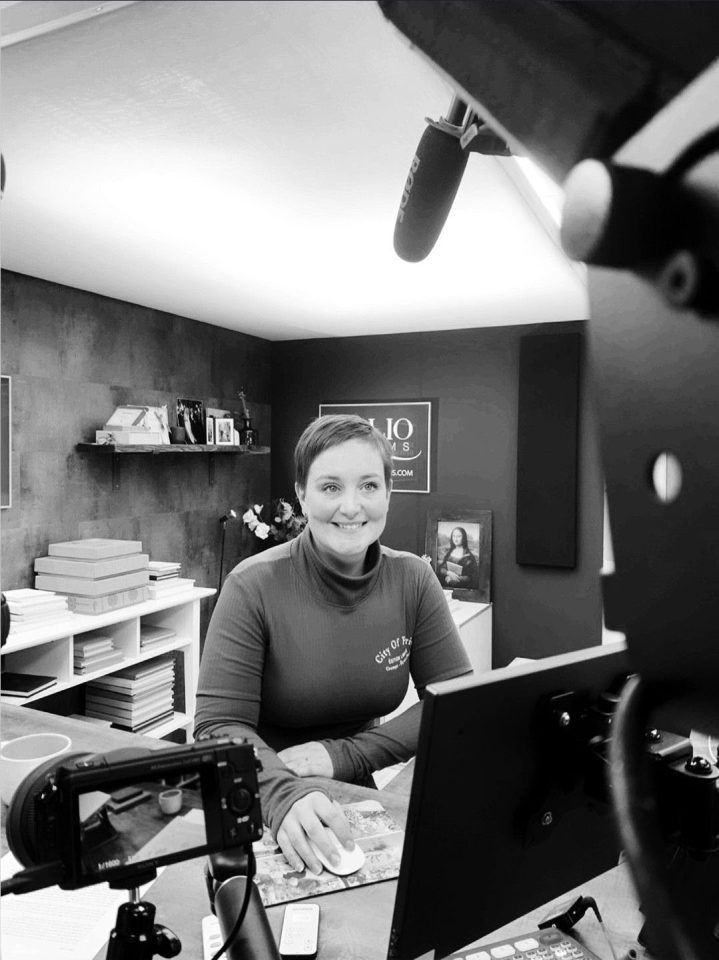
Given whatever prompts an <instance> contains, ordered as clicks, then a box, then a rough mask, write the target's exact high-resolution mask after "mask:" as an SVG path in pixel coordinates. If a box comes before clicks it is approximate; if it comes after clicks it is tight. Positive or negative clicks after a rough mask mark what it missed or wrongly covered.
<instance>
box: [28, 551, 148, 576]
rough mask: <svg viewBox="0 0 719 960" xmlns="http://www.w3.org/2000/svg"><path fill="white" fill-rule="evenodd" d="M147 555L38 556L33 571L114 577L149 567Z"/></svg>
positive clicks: (61, 574) (65, 574) (56, 574)
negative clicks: (78, 557)
mask: <svg viewBox="0 0 719 960" xmlns="http://www.w3.org/2000/svg"><path fill="white" fill-rule="evenodd" d="M149 560H150V558H149V556H148V554H146V553H128V554H126V555H125V556H122V557H108V558H107V559H104V560H79V559H75V558H73V557H38V558H37V559H36V560H35V573H51V574H54V575H55V576H58V575H59V576H69V577H87V578H88V579H90V580H97V579H99V578H100V577H114V576H117V575H118V574H120V573H129V572H130V571H132V570H143V569H149V567H148V563H149Z"/></svg>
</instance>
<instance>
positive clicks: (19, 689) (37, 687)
mask: <svg viewBox="0 0 719 960" xmlns="http://www.w3.org/2000/svg"><path fill="white" fill-rule="evenodd" d="M56 683H57V677H50V676H47V675H45V674H40V673H14V672H13V671H12V670H3V671H2V673H0V693H2V695H3V696H8V697H31V696H32V695H33V694H34V693H40V691H41V690H47V689H48V687H52V686H53V685H54V684H56Z"/></svg>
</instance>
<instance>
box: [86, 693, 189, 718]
mask: <svg viewBox="0 0 719 960" xmlns="http://www.w3.org/2000/svg"><path fill="white" fill-rule="evenodd" d="M172 702H173V689H172V687H163V689H162V690H160V691H158V692H157V693H153V695H152V696H151V697H143V698H142V699H141V700H139V701H137V702H136V701H134V700H122V699H117V698H115V697H112V696H106V697H101V696H100V695H99V694H96V693H86V694H85V705H86V706H93V707H99V708H104V709H112V710H117V712H118V713H122V714H127V715H132V714H139V713H142V712H144V711H147V710H151V709H152V708H153V707H157V706H165V705H166V704H168V703H172Z"/></svg>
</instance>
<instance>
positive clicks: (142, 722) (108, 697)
mask: <svg viewBox="0 0 719 960" xmlns="http://www.w3.org/2000/svg"><path fill="white" fill-rule="evenodd" d="M174 683H175V660H174V657H172V656H171V655H169V656H164V657H157V658H156V659H154V660H148V661H146V662H144V663H138V664H134V665H133V666H130V667H125V668H124V669H123V670H118V671H117V672H116V673H111V674H108V675H107V676H105V677H100V678H99V679H97V680H92V681H90V683H88V684H87V686H86V688H85V714H86V715H87V716H88V717H93V718H96V719H99V720H109V721H110V722H111V723H112V725H113V726H115V727H122V729H124V730H131V731H132V732H133V733H144V732H146V731H150V730H151V729H152V728H153V727H154V726H157V725H158V724H160V723H164V722H165V720H169V719H171V718H172V716H173V713H174V707H173V704H174V699H173V687H174Z"/></svg>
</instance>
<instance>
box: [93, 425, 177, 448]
mask: <svg viewBox="0 0 719 960" xmlns="http://www.w3.org/2000/svg"><path fill="white" fill-rule="evenodd" d="M164 442H165V441H164V439H163V436H162V433H161V432H160V431H159V430H148V429H146V428H145V427H134V428H133V429H130V430H116V429H112V430H96V431H95V443H119V444H127V445H129V446H133V445H140V446H143V445H144V444H158V443H164Z"/></svg>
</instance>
